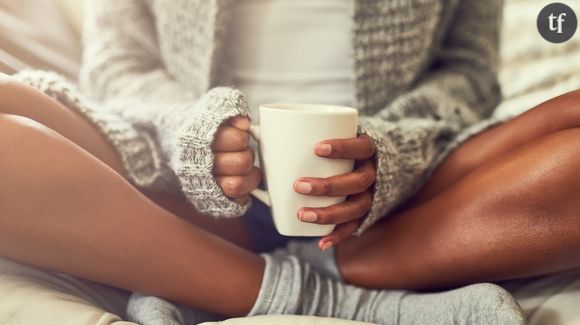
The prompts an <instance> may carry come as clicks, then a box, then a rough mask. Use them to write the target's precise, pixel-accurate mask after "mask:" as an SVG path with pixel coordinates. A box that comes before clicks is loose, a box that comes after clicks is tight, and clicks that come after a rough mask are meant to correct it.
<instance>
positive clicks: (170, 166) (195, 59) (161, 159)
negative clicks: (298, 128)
mask: <svg viewBox="0 0 580 325" xmlns="http://www.w3.org/2000/svg"><path fill="white" fill-rule="evenodd" d="M353 5H354V7H353V9H354V10H353V15H352V19H353V28H352V47H353V49H352V53H353V57H352V60H353V67H354V70H353V77H354V78H353V79H354V86H355V87H354V89H355V98H356V102H357V104H356V107H357V108H358V109H359V112H360V115H361V119H360V133H366V134H369V135H370V136H371V137H372V138H373V140H374V141H375V143H376V145H377V148H378V152H377V174H378V177H377V181H376V183H375V188H374V190H375V191H374V200H373V206H372V209H371V211H370V212H369V214H368V215H367V216H366V218H365V219H364V221H363V222H362V224H361V227H360V228H359V230H358V232H357V233H358V234H360V233H361V232H363V231H364V230H365V229H367V228H368V227H370V226H371V225H372V224H373V223H374V222H376V221H377V220H378V219H379V218H381V217H384V216H385V215H387V214H388V213H389V212H390V211H392V209H394V208H395V207H396V206H397V205H398V204H399V203H400V202H402V201H403V200H405V199H406V198H408V197H409V196H410V195H412V194H413V193H414V192H415V191H416V190H417V189H418V188H419V187H420V186H421V185H422V183H423V182H424V181H425V180H426V177H427V176H426V175H428V174H429V172H430V170H432V169H433V168H435V167H436V164H437V162H438V161H440V157H441V155H443V154H444V153H446V152H448V150H446V148H449V147H454V146H455V145H456V144H457V143H458V142H459V140H457V139H456V135H457V134H458V133H459V132H460V131H461V130H462V129H464V128H466V127H467V126H469V125H472V124H474V123H476V122H477V121H480V120H483V119H486V118H487V117H489V116H490V114H491V112H492V110H493V108H494V107H495V106H496V104H497V103H498V101H499V98H500V92H499V87H498V83H497V80H496V66H497V63H498V62H497V61H498V55H497V54H498V53H497V52H498V51H497V46H498V35H499V26H500V18H501V8H502V1H500V0H492V1H479V0H422V1H390V0H372V1H369V0H355V1H354V2H353ZM230 7H231V0H208V1H185V0H179V1H174V0H146V1H144V0H125V1H116V0H92V1H89V2H88V3H87V8H86V9H87V10H86V13H87V17H86V26H85V35H84V36H85V37H84V38H85V44H86V46H85V51H84V59H83V66H82V72H81V76H80V80H81V90H82V94H84V95H86V96H88V97H89V98H90V99H91V100H93V101H94V103H96V104H97V105H96V106H94V105H93V107H96V108H98V109H87V108H86V107H87V106H91V105H90V104H87V103H88V102H86V101H79V102H77V103H76V104H75V105H73V106H74V107H75V108H79V109H78V111H80V112H81V113H83V114H84V115H88V116H87V118H88V119H89V120H91V121H93V122H94V123H95V125H97V126H98V128H99V129H100V130H101V131H102V132H103V134H105V135H106V136H107V137H108V138H109V139H110V141H111V143H112V144H113V145H115V147H116V148H117V150H118V152H119V155H121V156H122V159H123V162H124V163H125V168H126V169H127V171H128V173H127V174H128V176H129V178H130V179H131V180H132V181H133V182H134V183H135V184H137V185H138V186H141V187H146V188H150V189H159V188H160V187H167V186H169V187H170V188H172V189H174V190H181V191H183V192H184V193H185V194H186V196H187V198H188V200H189V201H190V202H191V203H192V204H193V205H194V206H196V207H197V208H198V209H199V210H200V211H201V212H207V213H210V214H212V215H215V216H218V217H232V216H239V215H241V214H243V213H244V212H245V211H246V209H247V206H239V205H237V204H236V203H235V202H233V201H231V200H229V199H228V198H226V197H225V196H224V195H223V193H222V192H221V191H220V190H219V187H218V186H217V184H216V183H215V180H214V179H213V177H212V175H211V169H212V167H213V155H212V152H211V150H210V145H211V142H212V139H213V135H214V134H215V131H216V130H217V127H218V126H219V124H220V123H221V122H223V121H224V120H226V119H227V118H228V117H230V116H233V115H247V113H248V112H247V107H246V101H245V100H244V99H243V96H242V94H240V93H239V92H237V91H235V90H232V89H227V88H220V89H219V90H217V91H215V90H212V89H214V88H215V87H218V86H224V85H231V84H232V82H231V75H230V74H229V71H228V68H227V63H228V61H227V59H226V57H225V56H224V53H225V52H226V51H225V48H226V47H227V44H224V42H225V39H226V38H225V35H226V34H227V27H228V20H229V19H228V15H229V14H230V10H229V9H230ZM401 17H404V19H399V18H401ZM34 78H45V76H44V73H43V72H34V73H33V72H29V73H28V76H27V78H26V80H28V81H29V82H30V83H31V84H33V85H34V84H38V83H37V82H34V80H33V79H34ZM45 90H46V89H45ZM49 92H50V93H52V94H53V96H54V97H56V98H61V97H63V96H62V95H59V94H57V91H49ZM58 92H65V93H67V94H69V95H71V96H73V97H75V98H85V97H84V96H80V93H81V92H79V91H78V90H76V89H75V88H74V87H67V88H66V89H62V88H58ZM222 104H223V105H222ZM462 140H464V139H462ZM127 144H134V146H129V145H127Z"/></svg>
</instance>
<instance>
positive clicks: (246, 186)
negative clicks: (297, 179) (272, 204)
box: [212, 116, 261, 204]
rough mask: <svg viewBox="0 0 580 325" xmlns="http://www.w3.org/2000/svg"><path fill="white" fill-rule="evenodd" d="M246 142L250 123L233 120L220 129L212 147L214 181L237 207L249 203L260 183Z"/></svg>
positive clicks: (258, 173)
mask: <svg viewBox="0 0 580 325" xmlns="http://www.w3.org/2000/svg"><path fill="white" fill-rule="evenodd" d="M249 141H250V120H249V119H248V118H247V117H243V116H236V117H234V118H231V119H229V120H228V121H226V122H225V123H224V124H222V126H220V128H219V129H218V131H217V133H216V136H215V139H214V142H213V145H212V149H213V152H214V167H213V174H214V176H215V177H216V181H217V183H218V185H219V187H220V188H221V189H222V191H223V192H224V194H225V195H226V196H227V197H229V198H230V199H232V200H234V201H235V202H237V203H239V204H245V203H246V202H247V201H248V199H249V197H250V192H251V191H253V190H254V189H255V188H256V187H258V184H259V183H260V180H261V173H260V170H259V169H258V168H256V167H254V152H253V151H252V150H251V149H250V148H249V147H248V143H249Z"/></svg>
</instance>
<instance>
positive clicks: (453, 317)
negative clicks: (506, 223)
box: [249, 254, 524, 325]
mask: <svg viewBox="0 0 580 325" xmlns="http://www.w3.org/2000/svg"><path fill="white" fill-rule="evenodd" d="M262 256H263V257H264V259H265V261H266V269H265V271H264V278H263V282H262V287H261V289H260V293H259V295H258V299H257V300H256V303H255V304H254V307H253V308H252V310H251V311H250V313H249V315H250V316H251V315H265V314H301V315H316V316H326V317H336V318H342V319H350V320H358V321H366V322H371V323H378V324H389V325H390V324H398V325H411V324H421V325H429V324H437V325H442V324H472V325H473V324H486V325H489V324H502V325H509V324H524V318H523V316H522V313H521V309H520V307H519V306H518V304H517V303H516V302H515V300H514V298H513V297H512V296H511V295H510V294H509V293H508V292H507V291H505V290H504V289H502V288H500V287H498V286H496V285H492V284H476V285H471V286H467V287H464V288H460V289H455V290H451V291H447V292H442V293H430V294H415V293H411V292H406V291H400V290H367V289H362V288H358V287H355V286H351V285H346V284H344V283H341V282H339V281H336V280H333V279H331V278H329V277H325V276H322V275H320V274H319V273H317V272H316V271H314V270H313V269H312V268H311V267H310V265H309V264H308V263H304V262H301V261H300V260H299V259H298V258H296V257H295V256H292V255H284V254H273V255H262Z"/></svg>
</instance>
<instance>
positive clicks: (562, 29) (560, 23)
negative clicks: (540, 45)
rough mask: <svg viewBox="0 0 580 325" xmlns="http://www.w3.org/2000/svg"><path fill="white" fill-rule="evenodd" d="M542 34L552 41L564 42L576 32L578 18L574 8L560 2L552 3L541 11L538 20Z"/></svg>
mask: <svg viewBox="0 0 580 325" xmlns="http://www.w3.org/2000/svg"><path fill="white" fill-rule="evenodd" d="M537 25H538V31H539V32H540V35H542V37H543V38H544V39H545V40H546V41H548V42H552V43H564V42H566V41H567V40H569V39H570V38H572V36H574V33H576V28H577V27H578V20H577V19H576V14H575V13H574V10H572V8H570V7H568V6H567V5H565V4H563V3H559V2H555V3H551V4H549V5H547V6H545V7H544V9H542V11H540V14H539V15H538V20H537Z"/></svg>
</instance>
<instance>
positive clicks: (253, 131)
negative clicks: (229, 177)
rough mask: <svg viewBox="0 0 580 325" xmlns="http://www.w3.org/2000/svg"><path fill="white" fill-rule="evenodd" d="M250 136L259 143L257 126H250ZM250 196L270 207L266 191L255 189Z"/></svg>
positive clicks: (268, 195)
mask: <svg viewBox="0 0 580 325" xmlns="http://www.w3.org/2000/svg"><path fill="white" fill-rule="evenodd" d="M250 135H251V136H252V138H254V140H256V142H260V127H259V126H258V125H252V126H250ZM251 194H252V196H253V197H255V198H256V199H258V200H260V201H262V203H264V204H265V205H267V206H269V207H271V206H272V202H271V200H270V193H268V192H267V191H264V190H261V189H259V188H257V189H254V190H253V191H252V192H251Z"/></svg>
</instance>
